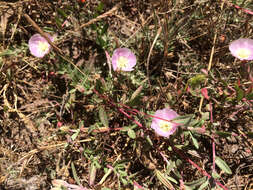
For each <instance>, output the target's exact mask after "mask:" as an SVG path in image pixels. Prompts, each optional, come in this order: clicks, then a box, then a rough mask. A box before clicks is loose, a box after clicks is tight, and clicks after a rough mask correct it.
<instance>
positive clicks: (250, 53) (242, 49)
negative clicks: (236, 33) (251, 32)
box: [229, 38, 253, 60]
mask: <svg viewBox="0 0 253 190" xmlns="http://www.w3.org/2000/svg"><path fill="white" fill-rule="evenodd" d="M229 50H230V52H231V54H232V55H233V56H234V57H236V58H238V59H240V60H253V40H252V39H248V38H241V39H238V40H235V41H233V42H232V43H231V44H230V45H229Z"/></svg>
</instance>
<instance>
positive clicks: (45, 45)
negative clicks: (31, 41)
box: [38, 41, 50, 52]
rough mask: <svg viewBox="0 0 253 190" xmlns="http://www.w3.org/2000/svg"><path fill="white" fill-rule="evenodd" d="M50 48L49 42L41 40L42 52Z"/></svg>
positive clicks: (40, 47)
mask: <svg viewBox="0 0 253 190" xmlns="http://www.w3.org/2000/svg"><path fill="white" fill-rule="evenodd" d="M49 48H50V46H49V44H48V43H47V42H42V41H39V44H38V49H39V51H40V52H45V51H47V50H48V49H49Z"/></svg>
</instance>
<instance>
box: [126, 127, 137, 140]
mask: <svg viewBox="0 0 253 190" xmlns="http://www.w3.org/2000/svg"><path fill="white" fill-rule="evenodd" d="M127 134H128V136H129V137H130V138H131V139H135V138H136V134H135V131H134V130H133V129H128V131H127Z"/></svg>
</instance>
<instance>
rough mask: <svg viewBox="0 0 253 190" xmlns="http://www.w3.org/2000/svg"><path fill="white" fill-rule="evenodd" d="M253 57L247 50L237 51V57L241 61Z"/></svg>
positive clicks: (240, 49)
mask: <svg viewBox="0 0 253 190" xmlns="http://www.w3.org/2000/svg"><path fill="white" fill-rule="evenodd" d="M250 55H251V51H250V50H249V49H247V48H239V49H238V50H237V56H238V57H239V58H241V59H247V58H248V57H249V56H250Z"/></svg>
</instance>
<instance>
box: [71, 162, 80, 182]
mask: <svg viewBox="0 0 253 190" xmlns="http://www.w3.org/2000/svg"><path fill="white" fill-rule="evenodd" d="M71 169H72V173H73V177H74V179H75V181H76V183H77V184H78V185H81V182H80V179H79V177H78V176H77V174H76V168H75V165H74V163H73V162H71Z"/></svg>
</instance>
